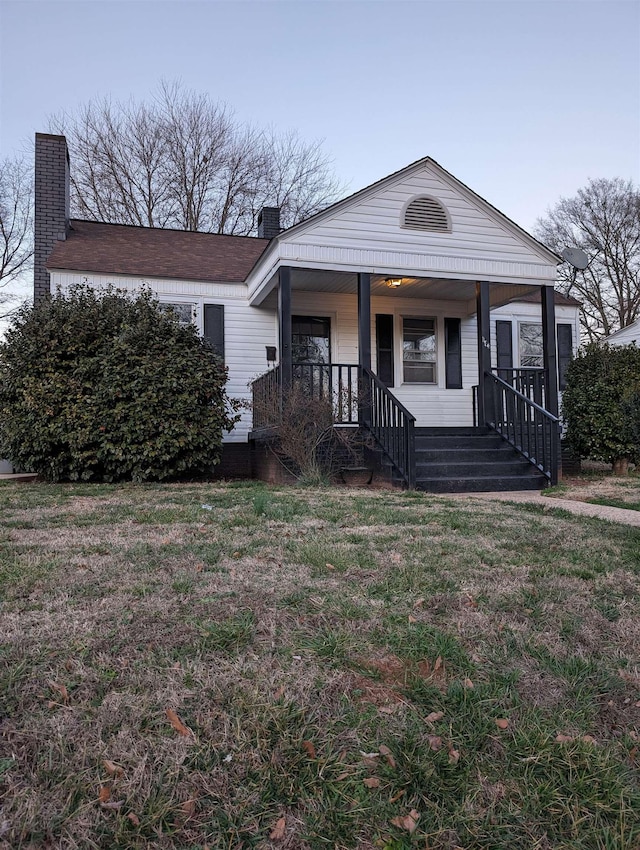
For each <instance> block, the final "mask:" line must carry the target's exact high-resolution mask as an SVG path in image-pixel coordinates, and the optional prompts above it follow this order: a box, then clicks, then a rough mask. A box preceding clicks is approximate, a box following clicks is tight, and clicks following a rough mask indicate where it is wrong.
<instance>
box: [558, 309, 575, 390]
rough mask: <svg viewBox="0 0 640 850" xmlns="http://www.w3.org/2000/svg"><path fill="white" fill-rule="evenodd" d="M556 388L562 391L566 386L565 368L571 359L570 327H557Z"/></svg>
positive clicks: (571, 332) (571, 331) (571, 337)
mask: <svg viewBox="0 0 640 850" xmlns="http://www.w3.org/2000/svg"><path fill="white" fill-rule="evenodd" d="M556 332H557V335H558V386H559V387H560V389H561V390H563V389H564V388H565V387H566V385H567V381H566V373H567V366H568V365H569V363H570V362H571V358H572V357H573V330H572V328H571V325H558V326H557V329H556Z"/></svg>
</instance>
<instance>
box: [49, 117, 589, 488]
mask: <svg viewBox="0 0 640 850" xmlns="http://www.w3.org/2000/svg"><path fill="white" fill-rule="evenodd" d="M68 169H69V159H68V153H67V147H66V141H65V139H64V137H63V136H51V135H46V134H37V135H36V217H35V238H36V247H35V272H34V296H35V299H36V300H38V299H39V298H42V297H44V296H46V295H47V294H48V293H49V292H51V291H55V290H57V289H58V288H60V289H61V290H63V291H64V290H66V289H68V288H69V287H70V286H72V285H73V284H75V283H78V282H82V281H89V282H90V283H91V285H93V286H96V287H101V286H105V285H107V284H114V285H116V286H118V287H120V288H123V289H126V290H136V289H138V288H139V287H141V286H142V285H146V286H148V287H150V288H151V289H152V290H153V291H154V293H155V294H156V296H157V297H158V299H159V300H160V301H161V302H164V303H167V304H172V305H175V307H176V309H177V310H178V311H179V312H180V313H181V314H182V315H184V320H185V321H193V322H194V323H195V324H196V326H197V328H198V329H199V331H200V332H201V333H203V334H204V335H205V336H206V337H208V338H209V339H210V340H211V342H212V343H213V345H214V346H215V347H216V348H217V350H218V351H219V352H220V354H221V355H222V356H223V357H224V360H225V363H226V364H227V367H228V370H229V383H228V392H229V394H230V395H231V396H235V397H242V396H244V397H247V398H250V397H251V391H250V389H249V384H250V383H251V382H252V381H253V382H254V391H255V392H257V393H259V394H260V397H261V398H264V397H265V394H267V395H269V394H270V395H272V396H273V395H274V394H276V395H277V394H279V393H280V392H281V390H282V387H287V386H288V385H290V384H291V383H292V382H300V381H306V383H307V386H308V388H309V389H313V390H314V391H320V392H326V393H329V392H332V393H333V394H334V397H335V395H336V394H337V393H338V392H340V395H341V396H343V395H344V394H345V393H346V394H347V395H348V396H349V398H348V400H347V403H346V404H343V405H342V406H341V407H342V409H341V411H340V413H339V415H338V416H337V419H338V424H345V425H352V424H354V423H359V424H360V425H361V426H362V427H363V428H365V429H366V430H368V431H369V432H371V434H372V435H373V437H374V438H375V440H376V441H377V444H378V445H379V447H380V454H381V456H382V457H384V459H385V463H386V464H387V467H388V470H389V474H390V476H391V478H393V479H395V480H397V481H398V482H400V483H402V482H404V483H405V484H407V485H409V486H422V487H423V488H425V489H441V490H456V489H458V490H460V489H500V488H502V489H517V488H520V487H521V486H531V487H532V486H540V484H541V483H544V482H545V481H555V480H556V478H557V473H558V465H559V450H558V423H557V414H558V364H560V378H562V375H563V372H564V368H565V366H566V363H567V362H568V359H569V358H570V356H571V354H572V352H573V351H574V350H575V348H576V346H577V344H578V303H577V302H576V301H574V300H572V299H567V298H564V297H563V296H559V295H558V294H557V293H554V289H553V286H554V281H555V278H556V265H557V264H558V263H559V262H561V260H560V258H559V257H557V256H556V255H555V254H554V253H552V252H551V251H550V250H549V249H547V248H546V247H545V246H544V245H542V244H541V243H540V242H538V241H537V240H536V239H534V238H533V237H532V236H530V235H529V234H528V233H526V232H525V231H524V230H522V229H521V228H520V227H518V226H517V225H516V224H514V223H513V222H512V221H511V220H510V219H508V218H507V217H506V216H504V215H503V214H502V213H500V212H499V211H498V210H497V209H495V207H493V206H491V205H490V204H489V203H487V202H486V201H485V200H483V199H482V198H481V197H479V196H478V195H476V194H475V193H474V192H473V191H471V189H469V188H468V187H467V186H465V185H464V184H463V183H461V182H460V181H459V180H457V179H456V178H455V177H453V175H451V174H449V172H447V171H445V169H443V168H442V167H441V166H440V165H438V163H436V162H435V161H434V160H432V159H430V158H428V157H427V158H425V159H422V160H419V161H418V162H415V163H413V164H412V165H409V166H408V167H407V168H404V169H402V170H401V171H398V172H396V173H395V174H391V175H390V176H388V177H385V178H384V179H382V180H380V181H379V182H377V183H374V184H373V185H371V186H368V187H367V188H365V189H363V190H361V191H359V192H356V193H355V194H354V195H352V196H350V197H348V198H346V199H344V200H343V201H340V202H338V203H336V204H334V205H332V206H331V207H329V208H328V209H326V210H324V211H323V212H320V213H318V214H316V215H314V216H312V217H311V218H309V219H307V220H306V221H303V222H301V223H300V224H297V225H295V226H294V227H291V228H289V229H288V230H285V231H280V226H279V211H278V210H277V209H276V208H265V209H264V210H263V211H262V214H261V216H260V219H259V236H258V237H256V238H253V237H236V236H219V235H214V234H207V233H191V232H183V231H175V230H160V229H152V228H140V227H130V226H124V225H117V224H104V223H98V222H87V221H78V220H70V218H69V171H68ZM556 325H557V328H556ZM556 336H557V339H558V343H559V344H558V346H557V344H556ZM478 340H480V344H479V343H478ZM273 357H275V361H274V360H273V359H272V358H273ZM268 358H269V359H268ZM496 369H498V370H499V371H498V372H496ZM261 373H266V374H265V376H264V377H262V378H259V379H258V380H257V381H255V379H256V378H258V376H259V375H261ZM357 387H359V388H360V404H359V409H358V398H357V392H356V388H357ZM365 401H366V403H365ZM275 408H277V405H275ZM275 408H274V409H275ZM263 419H264V415H263ZM272 425H273V423H272V422H269V421H252V416H251V413H250V412H247V413H245V414H244V416H243V418H242V420H241V422H240V423H239V424H238V425H237V426H236V428H235V429H234V431H233V432H232V433H231V434H230V435H229V436H228V438H227V439H226V440H225V449H224V455H223V466H222V469H223V471H224V470H229V469H230V468H231V466H234V467H235V469H236V470H237V471H239V472H245V473H246V474H248V473H249V471H250V467H249V463H250V460H249V458H250V455H251V452H250V451H249V447H250V445H251V446H253V447H255V446H256V445H257V446H260V445H261V443H262V441H264V440H265V439H267V437H268V436H269V432H270V426H272ZM443 429H447V430H443ZM488 430H489V431H490V432H492V433H493V435H494V436H493V437H492V436H491V435H490V434H488V433H487V431H488ZM496 433H497V434H499V435H500V436H499V437H497V436H495V435H496ZM496 442H497V445H496ZM509 444H511V445H512V446H514V447H515V449H516V450H517V451H518V452H519V454H520V460H518V459H516V458H515V456H513V457H512V454H513V452H512V450H511V449H510V447H509ZM254 454H255V453H254ZM258 454H259V453H258ZM523 456H524V457H525V460H522V457H523ZM445 458H446V460H447V468H446V469H445V468H444V466H443V460H444V459H445ZM542 476H544V477H542Z"/></svg>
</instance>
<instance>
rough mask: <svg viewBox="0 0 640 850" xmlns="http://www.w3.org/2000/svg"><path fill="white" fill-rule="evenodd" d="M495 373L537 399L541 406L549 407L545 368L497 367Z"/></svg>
mask: <svg viewBox="0 0 640 850" xmlns="http://www.w3.org/2000/svg"><path fill="white" fill-rule="evenodd" d="M494 373H495V374H496V375H497V376H498V377H499V378H502V380H503V381H506V382H507V383H508V384H511V386H512V387H513V388H514V390H517V391H518V392H519V393H522V395H526V397H527V398H528V399H531V401H535V403H536V404H538V405H540V407H545V408H546V407H547V397H546V392H545V388H546V380H545V371H544V369H536V368H533V367H528V368H523V369H495V370H494Z"/></svg>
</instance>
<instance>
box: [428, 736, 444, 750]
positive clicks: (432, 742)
mask: <svg viewBox="0 0 640 850" xmlns="http://www.w3.org/2000/svg"><path fill="white" fill-rule="evenodd" d="M427 741H429V746H430V747H431V749H432V750H433V752H434V753H437V752H438V750H441V749H442V738H441V737H440V735H427Z"/></svg>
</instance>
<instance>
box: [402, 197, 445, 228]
mask: <svg viewBox="0 0 640 850" xmlns="http://www.w3.org/2000/svg"><path fill="white" fill-rule="evenodd" d="M402 223H403V225H404V226H405V227H411V228H413V229H414V230H431V231H435V232H437V233H448V232H449V231H450V230H451V228H450V226H449V217H448V216H447V211H446V210H445V208H444V207H443V206H442V204H441V203H440V201H436V199H435V198H426V197H423V198H415V199H414V200H413V201H411V203H410V204H409V205H408V206H407V208H406V209H405V211H404V220H403V222H402Z"/></svg>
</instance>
